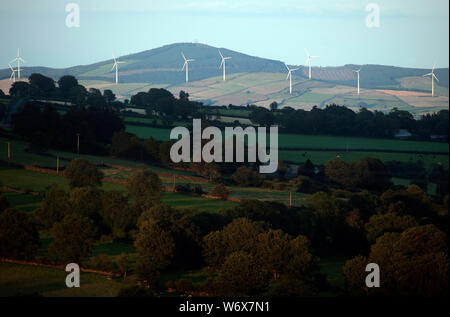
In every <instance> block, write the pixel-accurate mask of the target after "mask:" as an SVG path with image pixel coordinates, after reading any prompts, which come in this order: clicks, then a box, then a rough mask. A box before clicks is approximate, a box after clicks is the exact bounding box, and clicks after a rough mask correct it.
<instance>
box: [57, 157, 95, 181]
mask: <svg viewBox="0 0 450 317" xmlns="http://www.w3.org/2000/svg"><path fill="white" fill-rule="evenodd" d="M64 176H66V178H67V179H68V180H69V186H70V188H75V187H85V186H101V185H102V179H103V173H102V172H101V171H100V170H99V169H98V168H97V167H96V166H95V165H94V164H92V163H90V162H88V161H86V160H83V159H74V160H72V161H71V162H70V163H69V165H68V166H67V167H66V169H65V170H64Z"/></svg>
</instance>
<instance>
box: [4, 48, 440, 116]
mask: <svg viewBox="0 0 450 317" xmlns="http://www.w3.org/2000/svg"><path fill="white" fill-rule="evenodd" d="M218 49H220V50H221V52H222V53H223V54H224V55H225V56H229V57H232V58H231V59H230V60H228V61H227V82H225V83H224V82H222V80H221V70H219V69H218V68H219V64H220V56H219V54H218ZM181 52H184V54H185V55H186V56H187V57H188V58H193V59H195V61H194V62H192V63H190V65H189V69H190V72H189V79H190V82H189V84H187V85H186V83H185V82H184V80H185V76H184V72H182V71H181V68H182V66H183V58H182V57H181ZM302 58H303V57H302ZM118 59H119V60H120V61H122V62H124V64H121V65H120V67H119V70H120V75H119V81H120V83H119V85H115V84H114V72H113V71H111V67H112V64H113V60H112V59H110V60H106V61H101V62H98V63H95V64H90V65H81V66H74V67H70V68H65V69H54V68H48V67H24V68H23V73H22V74H23V76H24V77H27V76H29V75H30V74H31V73H41V74H43V75H46V76H49V77H52V78H54V79H58V78H59V77H61V76H63V75H67V74H70V75H74V76H76V77H77V78H78V79H79V80H80V81H81V82H82V83H83V84H84V85H86V86H87V87H95V88H99V89H112V90H113V91H114V92H115V93H116V95H117V96H118V97H119V98H129V97H130V96H131V95H132V94H135V93H137V92H139V91H147V90H148V89H150V88H151V87H163V88H166V89H168V90H170V91H172V92H173V93H174V94H178V92H179V91H180V90H185V91H187V92H188V93H189V94H190V95H191V98H193V99H195V100H200V101H203V102H205V103H207V104H213V105H222V104H230V103H232V104H236V105H245V104H248V103H255V104H258V105H264V106H267V105H268V104H269V103H270V102H271V101H277V102H278V103H279V104H280V105H281V106H292V107H294V108H305V109H309V108H311V107H312V106H314V105H317V106H319V107H322V106H324V105H325V104H329V103H339V104H342V105H346V106H349V107H351V108H358V107H366V108H370V109H378V110H389V109H391V108H393V107H398V108H400V109H404V110H408V111H411V112H414V113H417V114H420V113H425V112H433V111H437V110H440V109H448V87H449V69H448V68H441V69H436V70H435V74H436V75H437V77H438V78H439V83H437V86H436V92H437V94H438V95H439V96H438V97H436V98H429V96H428V95H429V92H430V91H431V83H430V80H429V78H424V77H422V75H423V74H425V73H427V72H429V71H430V70H429V69H417V68H402V67H394V66H384V65H344V66H339V67H313V69H312V72H313V80H307V68H306V67H305V66H302V65H298V66H297V67H299V68H300V69H299V70H298V71H296V72H295V73H294V76H293V80H294V82H293V94H292V95H289V94H288V91H287V87H288V86H287V82H286V81H285V78H286V68H285V66H284V63H283V62H282V61H277V60H271V59H265V58H260V57H256V56H250V55H247V54H243V53H240V52H236V51H233V50H229V49H226V48H217V47H213V46H209V45H205V44H200V43H176V44H170V45H165V46H162V47H159V48H155V49H151V50H147V51H143V52H139V53H136V54H130V55H126V56H120V57H119V58H118ZM292 66H296V65H292ZM359 68H362V71H361V88H362V91H361V95H360V96H357V95H356V94H355V86H356V78H355V75H354V73H353V70H355V69H359ZM9 76H10V70H9V69H3V70H0V79H3V80H0V88H1V89H3V90H4V91H5V92H7V91H8V89H9V88H8V87H9V84H10V83H9V80H8V78H9Z"/></svg>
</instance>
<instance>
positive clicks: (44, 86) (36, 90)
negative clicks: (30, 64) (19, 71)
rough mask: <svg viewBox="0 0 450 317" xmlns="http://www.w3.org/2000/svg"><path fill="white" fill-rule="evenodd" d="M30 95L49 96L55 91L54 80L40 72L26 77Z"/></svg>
mask: <svg viewBox="0 0 450 317" xmlns="http://www.w3.org/2000/svg"><path fill="white" fill-rule="evenodd" d="M28 81H29V83H30V95H31V96H32V97H44V98H48V97H51V96H52V94H53V93H54V91H55V82H54V80H53V79H52V78H50V77H46V76H44V75H42V74H37V73H33V74H31V75H30V76H29V77H28Z"/></svg>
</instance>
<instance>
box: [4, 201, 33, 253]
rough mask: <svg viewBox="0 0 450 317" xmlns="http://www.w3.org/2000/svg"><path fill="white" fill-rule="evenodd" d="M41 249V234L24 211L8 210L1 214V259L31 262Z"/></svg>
mask: <svg viewBox="0 0 450 317" xmlns="http://www.w3.org/2000/svg"><path fill="white" fill-rule="evenodd" d="M38 247H39V232H38V231H37V229H36V226H35V225H34V223H33V222H32V221H31V220H30V218H29V217H27V215H25V214H24V213H23V212H22V211H20V210H17V209H15V208H8V209H6V210H5V211H3V212H2V213H0V257H4V258H11V259H19V260H31V259H33V258H34V256H35V254H36V252H37V250H38Z"/></svg>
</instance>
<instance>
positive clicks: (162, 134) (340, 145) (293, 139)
mask: <svg viewBox="0 0 450 317" xmlns="http://www.w3.org/2000/svg"><path fill="white" fill-rule="evenodd" d="M126 130H127V131H128V132H130V133H134V134H136V135H137V136H138V137H140V138H148V137H150V136H153V137H154V138H156V139H158V140H169V135H170V130H169V129H161V128H153V127H140V126H132V125H127V126H126ZM278 146H279V147H284V148H299V147H304V148H315V149H347V148H348V149H349V150H352V149H365V150H380V151H381V150H390V151H422V152H446V153H448V143H442V142H426V141H408V140H393V139H376V138H357V137H340V136H321V135H300V134H280V135H279V140H278Z"/></svg>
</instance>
